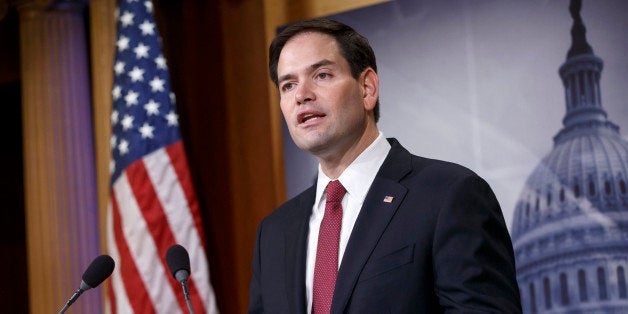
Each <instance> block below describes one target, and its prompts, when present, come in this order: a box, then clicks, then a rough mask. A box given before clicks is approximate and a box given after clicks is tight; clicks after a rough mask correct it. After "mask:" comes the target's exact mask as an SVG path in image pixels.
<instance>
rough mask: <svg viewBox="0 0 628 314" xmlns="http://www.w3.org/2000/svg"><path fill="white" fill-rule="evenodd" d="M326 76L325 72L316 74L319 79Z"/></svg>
mask: <svg viewBox="0 0 628 314" xmlns="http://www.w3.org/2000/svg"><path fill="white" fill-rule="evenodd" d="M328 76H329V74H327V73H319V74H318V78H320V79H326V78H327V77H328Z"/></svg>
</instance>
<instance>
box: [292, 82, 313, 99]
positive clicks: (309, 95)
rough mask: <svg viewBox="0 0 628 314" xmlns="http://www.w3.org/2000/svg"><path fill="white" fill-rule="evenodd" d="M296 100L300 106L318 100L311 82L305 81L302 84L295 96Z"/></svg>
mask: <svg viewBox="0 0 628 314" xmlns="http://www.w3.org/2000/svg"><path fill="white" fill-rule="evenodd" d="M295 97H296V100H297V103H298V104H300V105H301V104H304V103H306V102H309V101H313V100H314V99H316V95H315V94H314V91H313V89H312V85H311V82H309V81H303V82H301V84H299V85H298V86H297V92H296V94H295Z"/></svg>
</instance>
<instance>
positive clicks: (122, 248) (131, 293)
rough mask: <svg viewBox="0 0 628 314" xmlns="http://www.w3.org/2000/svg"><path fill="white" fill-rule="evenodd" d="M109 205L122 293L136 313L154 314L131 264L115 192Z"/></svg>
mask: <svg viewBox="0 0 628 314" xmlns="http://www.w3.org/2000/svg"><path fill="white" fill-rule="evenodd" d="M111 203H112V212H113V233H114V237H115V241H114V242H113V243H115V244H116V247H117V248H118V253H119V254H120V260H122V261H124V262H122V263H118V267H117V268H118V269H119V270H120V271H119V275H118V276H119V277H121V278H122V283H123V285H124V288H125V289H124V290H123V291H124V292H125V293H126V294H127V297H128V298H129V300H130V301H131V302H130V305H131V307H132V308H133V310H134V311H135V312H136V313H155V308H154V307H153V304H152V303H150V302H146V300H148V298H147V296H148V291H147V289H146V286H145V285H144V282H143V281H141V280H137V279H138V278H139V271H138V269H137V267H136V265H135V263H134V262H133V258H132V257H131V252H130V249H129V246H128V245H127V243H126V241H125V236H124V232H123V230H122V229H123V228H122V222H121V220H122V217H121V215H120V208H119V207H118V202H117V200H116V195H115V192H114V193H112V196H111Z"/></svg>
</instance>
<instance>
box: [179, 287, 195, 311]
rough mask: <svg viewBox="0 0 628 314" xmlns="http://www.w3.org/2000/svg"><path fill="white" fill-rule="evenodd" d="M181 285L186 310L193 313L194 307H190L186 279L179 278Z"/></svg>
mask: <svg viewBox="0 0 628 314" xmlns="http://www.w3.org/2000/svg"><path fill="white" fill-rule="evenodd" d="M181 286H182V287H183V295H184V296H185V303H187V305H188V312H189V313H190V314H194V309H193V308H192V301H191V300H190V291H189V290H188V280H187V279H184V280H181Z"/></svg>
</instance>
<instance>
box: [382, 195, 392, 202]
mask: <svg viewBox="0 0 628 314" xmlns="http://www.w3.org/2000/svg"><path fill="white" fill-rule="evenodd" d="M393 198H394V197H392V196H390V195H386V197H384V203H392V201H393Z"/></svg>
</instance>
